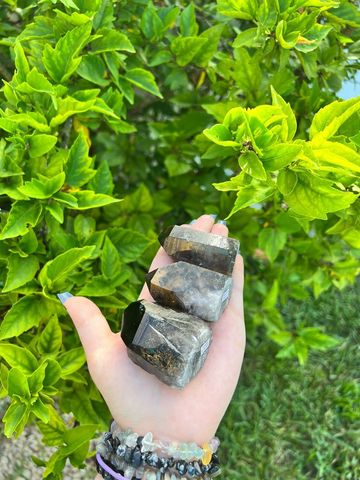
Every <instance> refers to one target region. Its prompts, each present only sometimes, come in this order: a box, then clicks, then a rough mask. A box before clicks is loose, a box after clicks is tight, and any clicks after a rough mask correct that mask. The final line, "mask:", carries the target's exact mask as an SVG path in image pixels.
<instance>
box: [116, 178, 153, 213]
mask: <svg viewBox="0 0 360 480" xmlns="http://www.w3.org/2000/svg"><path fill="white" fill-rule="evenodd" d="M120 208H121V211H122V212H124V213H133V212H151V211H152V209H153V208H154V201H153V198H152V196H151V193H150V192H149V190H148V188H147V187H146V186H145V185H144V184H143V183H142V184H141V185H139V187H138V188H137V189H136V190H135V191H134V192H132V193H130V194H129V195H126V197H125V198H124V200H123V202H122V203H121V205H120Z"/></svg>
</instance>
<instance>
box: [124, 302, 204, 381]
mask: <svg viewBox="0 0 360 480" xmlns="http://www.w3.org/2000/svg"><path fill="white" fill-rule="evenodd" d="M120 334H121V338H122V339H123V341H124V342H125V344H126V346H127V352H128V356H129V358H130V359H131V360H132V361H133V362H134V363H135V364H137V365H139V366H140V367H142V368H143V369H144V370H146V371H147V372H148V373H151V374H153V375H155V376H156V377H157V378H158V379H159V380H161V381H162V382H163V383H165V384H167V385H170V386H171V387H175V388H183V387H184V386H185V385H186V384H187V383H188V382H189V381H190V380H191V379H192V378H193V377H194V376H195V375H196V374H197V373H198V372H199V370H200V369H201V367H202V366H203V364H204V362H205V359H206V357H207V353H208V350H209V346H210V343H211V340H212V330H211V328H210V327H209V326H208V324H207V323H206V322H204V321H203V320H200V319H199V318H197V317H194V316H193V315H188V314H186V313H182V312H176V311H175V310H171V309H170V308H166V307H162V306H160V305H157V304H156V303H151V302H148V301H146V300H140V301H137V302H133V303H131V304H130V305H129V306H128V307H127V308H126V310H125V311H124V316H123V321H122V326H121V332H120Z"/></svg>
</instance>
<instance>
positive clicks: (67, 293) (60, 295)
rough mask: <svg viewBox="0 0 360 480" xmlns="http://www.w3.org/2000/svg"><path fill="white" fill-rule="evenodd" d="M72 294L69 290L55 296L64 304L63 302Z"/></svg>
mask: <svg viewBox="0 0 360 480" xmlns="http://www.w3.org/2000/svg"><path fill="white" fill-rule="evenodd" d="M73 296H74V295H71V293H69V292H63V293H58V294H57V297H58V299H59V300H60V302H61V303H62V304H63V305H64V303H65V302H66V300H68V299H69V298H71V297H73Z"/></svg>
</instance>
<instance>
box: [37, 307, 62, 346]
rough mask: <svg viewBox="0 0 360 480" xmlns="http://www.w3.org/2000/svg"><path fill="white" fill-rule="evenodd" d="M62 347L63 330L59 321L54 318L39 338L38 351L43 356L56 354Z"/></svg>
mask: <svg viewBox="0 0 360 480" xmlns="http://www.w3.org/2000/svg"><path fill="white" fill-rule="evenodd" d="M61 345H62V330H61V328H60V325H59V322H58V319H57V318H56V317H55V316H54V317H51V318H50V319H49V321H48V322H47V325H46V327H45V328H44V330H43V331H42V332H41V335H40V336H39V338H38V342H37V349H38V351H39V352H40V353H41V354H43V355H46V354H51V353H53V354H55V353H57V352H58V351H59V350H60V347H61Z"/></svg>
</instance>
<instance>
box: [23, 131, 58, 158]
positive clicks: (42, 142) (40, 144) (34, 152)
mask: <svg viewBox="0 0 360 480" xmlns="http://www.w3.org/2000/svg"><path fill="white" fill-rule="evenodd" d="M56 142H57V137H55V136H54V135H46V134H44V133H40V134H38V135H32V136H31V137H29V145H30V150H29V155H30V158H36V157H41V156H42V155H45V154H46V153H48V152H50V150H52V149H53V148H54V146H55V145H56Z"/></svg>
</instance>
